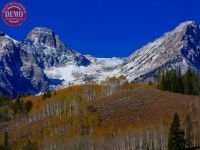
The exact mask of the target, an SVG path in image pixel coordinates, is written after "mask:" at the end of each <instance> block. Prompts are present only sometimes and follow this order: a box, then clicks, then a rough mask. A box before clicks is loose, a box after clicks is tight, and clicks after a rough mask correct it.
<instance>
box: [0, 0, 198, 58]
mask: <svg viewBox="0 0 200 150" xmlns="http://www.w3.org/2000/svg"><path fill="white" fill-rule="evenodd" d="M16 1H20V2H22V3H23V4H24V5H25V6H26V9H27V13H28V17H27V20H26V22H25V23H24V24H23V25H22V26H20V27H17V28H12V27H8V26H7V25H5V24H4V23H3V21H2V20H0V31H3V32H5V33H7V34H8V35H10V36H11V37H15V38H16V39H17V40H22V39H24V38H25V37H26V35H27V33H28V32H29V31H30V30H31V29H32V28H33V27H35V26H42V27H48V28H51V29H53V30H54V32H55V33H57V34H58V35H59V36H60V38H61V39H62V40H63V41H64V42H65V43H66V45H67V46H68V47H70V48H73V49H75V50H77V51H79V52H81V53H83V54H92V55H94V56H97V57H112V56H118V57H124V56H128V55H130V54H131V53H132V52H133V51H134V50H136V49H138V48H140V47H141V46H143V45H145V44H147V43H148V42H150V41H153V40H154V39H155V38H157V37H159V36H161V35H162V34H163V33H164V32H166V31H169V30H171V29H173V28H174V27H175V26H177V25H178V24H179V23H180V22H183V21H187V20H194V21H197V22H198V23H200V1H199V0H16ZM6 2H9V0H0V8H1V9H2V7H3V6H4V5H5V3H6Z"/></svg>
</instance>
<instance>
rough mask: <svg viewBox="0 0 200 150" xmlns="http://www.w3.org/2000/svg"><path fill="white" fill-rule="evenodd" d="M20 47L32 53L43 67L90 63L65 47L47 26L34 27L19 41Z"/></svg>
mask: <svg viewBox="0 0 200 150" xmlns="http://www.w3.org/2000/svg"><path fill="white" fill-rule="evenodd" d="M21 49H22V50H24V51H26V52H27V53H30V54H33V56H34V57H35V59H36V60H37V62H38V64H39V65H40V66H41V67H42V68H43V69H44V68H50V67H53V66H64V65H66V64H77V65H89V64H90V61H89V60H88V59H86V58H85V57H84V56H83V55H81V54H80V53H78V52H76V51H74V50H71V49H69V48H67V47H66V46H65V45H64V43H63V42H62V41H60V39H59V37H58V35H55V33H54V32H53V31H52V30H50V29H47V28H34V29H33V30H32V31H31V32H30V33H29V34H28V36H27V38H26V39H25V40H24V41H23V42H22V43H21Z"/></svg>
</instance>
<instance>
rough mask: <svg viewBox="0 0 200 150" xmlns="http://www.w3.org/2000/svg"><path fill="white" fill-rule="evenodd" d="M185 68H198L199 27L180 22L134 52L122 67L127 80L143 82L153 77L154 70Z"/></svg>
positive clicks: (199, 58)
mask: <svg viewBox="0 0 200 150" xmlns="http://www.w3.org/2000/svg"><path fill="white" fill-rule="evenodd" d="M188 67H191V68H193V69H195V70H196V71H199V69H200V28H199V25H197V24H196V23H195V22H193V21H188V22H184V23H181V24H180V25H179V26H178V27H177V28H175V29H174V30H173V31H171V32H168V33H166V34H164V35H163V36H162V37H161V38H159V39H157V40H156V41H154V42H152V43H149V44H148V45H146V46H144V47H143V48H141V49H139V50H137V51H136V52H135V53H133V54H132V55H131V56H130V57H129V58H128V60H127V61H126V64H125V65H124V66H123V68H122V72H123V73H124V74H126V76H127V78H128V79H129V81H144V80H146V79H148V78H151V77H154V76H155V75H156V71H157V69H158V68H159V69H161V70H166V69H172V68H176V69H177V68H180V69H181V71H182V72H185V71H186V70H187V68H188Z"/></svg>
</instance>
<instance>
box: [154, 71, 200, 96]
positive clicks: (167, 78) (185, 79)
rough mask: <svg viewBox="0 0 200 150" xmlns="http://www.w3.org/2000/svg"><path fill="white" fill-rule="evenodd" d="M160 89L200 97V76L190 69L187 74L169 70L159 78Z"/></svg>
mask: <svg viewBox="0 0 200 150" xmlns="http://www.w3.org/2000/svg"><path fill="white" fill-rule="evenodd" d="M157 83H158V88H159V89H161V90H163V91H170V92H175V93H182V94H188V95H200V75H199V74H198V73H197V72H195V71H193V70H192V69H190V68H189V69H188V70H187V72H186V73H185V74H183V75H182V74H181V71H180V69H178V70H167V71H165V72H163V73H160V74H159V76H158V82H157Z"/></svg>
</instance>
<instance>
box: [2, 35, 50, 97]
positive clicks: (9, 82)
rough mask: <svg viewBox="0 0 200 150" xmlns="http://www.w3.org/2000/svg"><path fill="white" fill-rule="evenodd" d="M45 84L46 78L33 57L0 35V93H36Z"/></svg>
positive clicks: (43, 87)
mask: <svg viewBox="0 0 200 150" xmlns="http://www.w3.org/2000/svg"><path fill="white" fill-rule="evenodd" d="M46 86H47V78H46V76H45V74H44V73H43V71H42V69H41V68H40V67H39V66H38V65H37V64H36V62H35V60H34V57H33V56H32V55H29V54H28V53H26V52H24V51H22V50H21V49H20V48H19V45H17V44H15V43H14V42H13V40H12V39H10V38H9V37H6V36H1V37H0V94H3V95H6V96H9V97H15V96H16V95H17V94H28V93H32V94H35V93H38V92H40V91H41V90H42V89H45V87H46Z"/></svg>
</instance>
